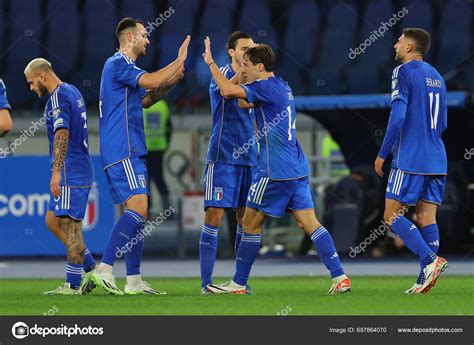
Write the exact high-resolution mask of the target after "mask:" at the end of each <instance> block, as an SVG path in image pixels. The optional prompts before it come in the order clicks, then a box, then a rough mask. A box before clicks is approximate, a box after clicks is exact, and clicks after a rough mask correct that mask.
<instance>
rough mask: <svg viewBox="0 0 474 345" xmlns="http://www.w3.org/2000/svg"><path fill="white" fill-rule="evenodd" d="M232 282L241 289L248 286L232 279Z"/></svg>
mask: <svg viewBox="0 0 474 345" xmlns="http://www.w3.org/2000/svg"><path fill="white" fill-rule="evenodd" d="M231 282H232V284H234V286H236V287H238V288H239V289H243V288H245V287H246V286H244V285H240V284H237V283H236V282H235V281H233V280H231Z"/></svg>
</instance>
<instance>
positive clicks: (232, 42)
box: [225, 31, 252, 57]
mask: <svg viewBox="0 0 474 345" xmlns="http://www.w3.org/2000/svg"><path fill="white" fill-rule="evenodd" d="M242 38H247V39H252V37H251V36H250V35H248V34H246V33H245V32H242V31H234V32H233V33H231V34H230V35H229V37H228V38H227V44H226V45H225V49H226V51H227V55H229V52H228V50H229V49H235V47H236V46H237V41H238V40H240V39H242ZM229 57H230V55H229Z"/></svg>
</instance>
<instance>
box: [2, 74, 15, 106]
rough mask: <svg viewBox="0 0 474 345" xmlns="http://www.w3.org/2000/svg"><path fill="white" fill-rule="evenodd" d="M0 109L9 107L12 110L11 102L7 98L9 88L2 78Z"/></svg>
mask: <svg viewBox="0 0 474 345" xmlns="http://www.w3.org/2000/svg"><path fill="white" fill-rule="evenodd" d="M0 109H8V110H12V107H11V106H10V103H8V99H7V88H6V87H5V83H4V82H3V80H2V79H0Z"/></svg>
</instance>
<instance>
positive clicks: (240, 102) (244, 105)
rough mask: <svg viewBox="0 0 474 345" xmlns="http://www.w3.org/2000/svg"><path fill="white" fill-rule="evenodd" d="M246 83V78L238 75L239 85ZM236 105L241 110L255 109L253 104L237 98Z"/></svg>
mask: <svg viewBox="0 0 474 345" xmlns="http://www.w3.org/2000/svg"><path fill="white" fill-rule="evenodd" d="M246 82H247V78H246V77H245V75H244V74H243V73H241V74H240V78H239V84H245V83H246ZM237 104H238V105H239V107H240V108H242V109H252V108H254V107H255V104H253V103H249V102H247V100H245V99H243V98H239V99H238V101H237Z"/></svg>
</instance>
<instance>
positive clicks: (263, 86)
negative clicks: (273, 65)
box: [241, 80, 272, 103]
mask: <svg viewBox="0 0 474 345" xmlns="http://www.w3.org/2000/svg"><path fill="white" fill-rule="evenodd" d="M241 86H242V88H243V89H244V90H245V93H246V94H247V101H248V102H249V103H267V102H270V100H271V99H272V92H271V88H269V87H268V85H267V81H266V80H255V81H253V82H251V83H247V84H242V85H241Z"/></svg>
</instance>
